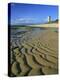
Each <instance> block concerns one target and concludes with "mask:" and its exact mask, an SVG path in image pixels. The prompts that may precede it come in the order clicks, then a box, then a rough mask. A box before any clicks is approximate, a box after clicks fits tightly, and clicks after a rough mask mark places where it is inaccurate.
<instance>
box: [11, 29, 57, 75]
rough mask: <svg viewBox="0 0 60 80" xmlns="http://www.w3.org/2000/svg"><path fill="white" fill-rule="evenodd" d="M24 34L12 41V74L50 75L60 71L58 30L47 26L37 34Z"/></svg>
mask: <svg viewBox="0 0 60 80" xmlns="http://www.w3.org/2000/svg"><path fill="white" fill-rule="evenodd" d="M31 35H32V33H29V32H27V33H26V34H24V35H23V37H25V36H26V39H25V38H22V41H20V40H15V41H12V42H11V51H10V52H11V53H10V54H11V74H10V76H32V75H48V74H57V73H58V31H55V30H52V29H50V28H47V29H46V30H45V31H44V32H42V33H41V34H39V35H37V36H33V37H31Z"/></svg>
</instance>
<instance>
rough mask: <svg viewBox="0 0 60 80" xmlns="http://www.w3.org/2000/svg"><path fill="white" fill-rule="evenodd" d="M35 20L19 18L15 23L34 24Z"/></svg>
mask: <svg viewBox="0 0 60 80" xmlns="http://www.w3.org/2000/svg"><path fill="white" fill-rule="evenodd" d="M33 20H34V19H33V18H18V19H16V20H15V23H29V22H32V21H33Z"/></svg>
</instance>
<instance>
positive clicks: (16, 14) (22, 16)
mask: <svg viewBox="0 0 60 80" xmlns="http://www.w3.org/2000/svg"><path fill="white" fill-rule="evenodd" d="M48 16H51V18H52V20H55V19H57V18H58V6H52V5H51V6H50V5H40V4H39V5H37V4H21V3H11V24H13V25H14V24H31V23H42V22H47V17H48Z"/></svg>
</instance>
